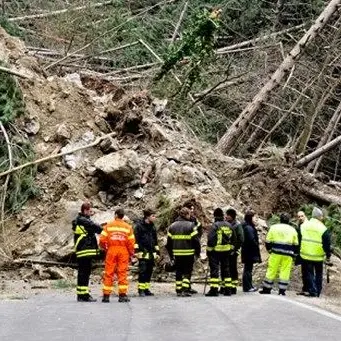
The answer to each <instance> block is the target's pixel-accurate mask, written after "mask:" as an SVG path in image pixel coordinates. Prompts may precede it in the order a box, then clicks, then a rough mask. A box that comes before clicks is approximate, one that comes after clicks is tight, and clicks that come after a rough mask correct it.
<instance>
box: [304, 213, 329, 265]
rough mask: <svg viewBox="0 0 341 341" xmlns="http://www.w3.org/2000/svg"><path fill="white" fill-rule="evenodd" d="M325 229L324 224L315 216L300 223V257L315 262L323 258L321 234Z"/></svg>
mask: <svg viewBox="0 0 341 341" xmlns="http://www.w3.org/2000/svg"><path fill="white" fill-rule="evenodd" d="M326 231H327V228H326V226H325V225H324V224H323V223H322V222H321V221H319V220H318V219H315V218H311V219H310V220H309V221H307V222H305V223H303V224H302V226H301V235H302V240H301V248H300V256H301V258H303V259H306V260H310V261H315V262H322V261H323V260H324V256H325V252H324V250H323V243H322V236H323V234H324V233H325V232H326Z"/></svg>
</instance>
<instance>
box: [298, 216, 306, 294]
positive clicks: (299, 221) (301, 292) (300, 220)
mask: <svg viewBox="0 0 341 341" xmlns="http://www.w3.org/2000/svg"><path fill="white" fill-rule="evenodd" d="M307 221H308V218H307V216H306V215H305V213H304V212H303V211H299V212H297V234H298V244H299V247H301V241H302V234H301V226H302V225H303V224H304V223H305V222H307ZM295 265H301V276H302V283H303V286H302V290H301V291H300V292H298V293H297V295H307V294H308V293H309V291H308V283H307V274H306V273H305V268H304V267H303V266H302V258H301V256H300V255H297V257H296V260H295Z"/></svg>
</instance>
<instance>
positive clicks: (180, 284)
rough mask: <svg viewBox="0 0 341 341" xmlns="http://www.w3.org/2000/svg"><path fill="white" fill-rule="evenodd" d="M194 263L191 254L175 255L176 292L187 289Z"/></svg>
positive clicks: (189, 284) (189, 285)
mask: <svg viewBox="0 0 341 341" xmlns="http://www.w3.org/2000/svg"><path fill="white" fill-rule="evenodd" d="M193 265H194V255H193V256H175V282H176V292H181V291H186V290H189V289H190V287H191V274H192V271H193Z"/></svg>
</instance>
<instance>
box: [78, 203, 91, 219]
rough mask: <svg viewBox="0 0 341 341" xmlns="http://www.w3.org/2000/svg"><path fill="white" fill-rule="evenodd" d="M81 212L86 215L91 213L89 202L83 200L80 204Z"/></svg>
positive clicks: (88, 215)
mask: <svg viewBox="0 0 341 341" xmlns="http://www.w3.org/2000/svg"><path fill="white" fill-rule="evenodd" d="M81 213H82V214H83V215H85V216H87V217H90V216H91V215H92V210H91V204H90V203H89V202H84V203H83V204H82V206H81Z"/></svg>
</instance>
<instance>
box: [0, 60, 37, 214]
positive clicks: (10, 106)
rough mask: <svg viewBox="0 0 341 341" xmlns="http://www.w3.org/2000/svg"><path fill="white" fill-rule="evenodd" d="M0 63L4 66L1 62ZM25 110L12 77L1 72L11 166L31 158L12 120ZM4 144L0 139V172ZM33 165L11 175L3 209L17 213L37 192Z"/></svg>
mask: <svg viewBox="0 0 341 341" xmlns="http://www.w3.org/2000/svg"><path fill="white" fill-rule="evenodd" d="M0 65H4V64H1V63H0ZM24 112H25V104H24V101H23V96H22V93H21V90H20V88H19V86H18V84H17V82H16V81H15V79H14V77H12V76H11V75H9V74H6V73H1V83H0V121H1V122H2V124H3V125H4V127H5V128H6V130H7V133H8V135H9V139H10V140H11V150H12V156H13V160H12V161H13V165H14V166H15V165H19V164H22V163H25V162H28V161H32V160H33V159H34V152H33V149H32V146H31V144H30V143H29V140H27V139H24V138H23V137H19V136H16V137H15V135H17V134H18V132H17V131H16V130H15V129H14V128H13V127H14V126H13V123H14V121H15V119H16V118H17V117H19V116H21V115H23V114H24ZM14 141H15V142H14ZM9 165H10V164H9V157H8V149H7V144H6V141H5V139H4V138H1V139H0V172H3V171H6V170H7V169H8V168H9ZM34 174H35V167H27V168H24V169H22V170H21V171H18V172H15V173H12V174H11V178H10V182H9V186H8V188H7V195H6V208H7V209H8V210H9V211H11V212H17V211H18V210H20V208H21V207H22V206H23V205H24V204H25V202H26V201H27V200H28V199H29V198H31V197H33V196H35V195H37V194H38V190H37V188H36V187H35V185H34Z"/></svg>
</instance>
